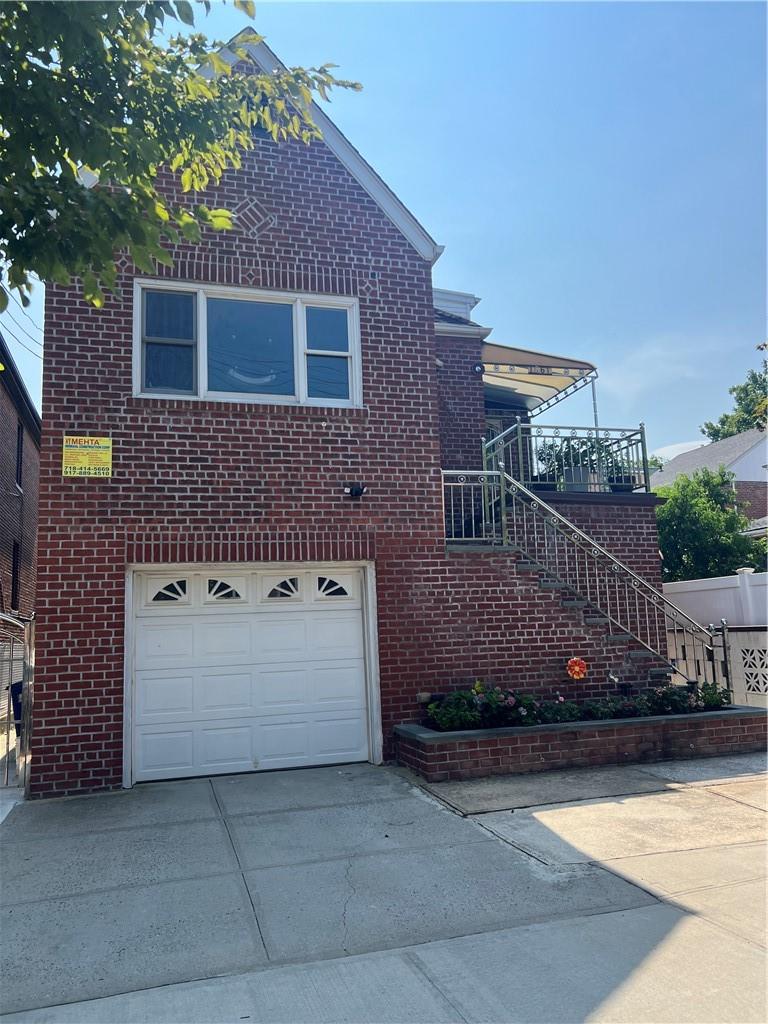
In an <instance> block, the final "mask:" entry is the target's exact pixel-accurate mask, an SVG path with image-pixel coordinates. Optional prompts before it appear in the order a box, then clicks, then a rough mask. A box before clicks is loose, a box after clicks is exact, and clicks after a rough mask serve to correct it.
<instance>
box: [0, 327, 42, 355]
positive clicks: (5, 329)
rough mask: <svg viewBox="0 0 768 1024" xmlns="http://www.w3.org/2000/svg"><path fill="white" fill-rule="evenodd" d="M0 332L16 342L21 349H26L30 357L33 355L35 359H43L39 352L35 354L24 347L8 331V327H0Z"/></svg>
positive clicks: (27, 346)
mask: <svg viewBox="0 0 768 1024" xmlns="http://www.w3.org/2000/svg"><path fill="white" fill-rule="evenodd" d="M0 330H2V333H3V335H6V334H7V335H8V337H9V338H13V340H14V341H15V342H16V344H17V345H21V347H22V348H23V349H26V350H27V352H29V353H30V355H33V356H34V357H35V358H36V359H42V358H43V357H42V355H41V354H40V353H39V352H35V351H34V350H33V349H31V348H30V347H29V345H25V344H24V342H23V341H19V339H18V338H17V337H16V335H15V334H12V333H11V332H10V331H9V330H8V327H7V326H6V325H5V324H3V325H1V326H0Z"/></svg>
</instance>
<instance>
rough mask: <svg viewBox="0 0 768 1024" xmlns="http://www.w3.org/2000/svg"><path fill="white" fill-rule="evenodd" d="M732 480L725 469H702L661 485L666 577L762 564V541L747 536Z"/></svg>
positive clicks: (658, 515) (661, 533)
mask: <svg viewBox="0 0 768 1024" xmlns="http://www.w3.org/2000/svg"><path fill="white" fill-rule="evenodd" d="M733 479H734V475H733V473H729V472H727V471H726V470H725V469H722V468H721V469H719V470H718V471H717V472H716V473H713V472H712V471H711V470H708V469H701V470H698V471H697V472H695V473H694V474H693V476H692V477H688V476H679V477H678V478H677V479H676V480H675V482H674V483H673V484H670V485H669V486H668V487H660V488H659V490H658V494H659V497H661V498H665V499H666V501H665V503H664V504H663V505H660V506H659V508H658V509H657V510H656V519H657V523H658V527H659V545H660V547H661V552H662V556H663V562H662V568H663V573H664V579H665V581H668V582H674V581H676V580H695V579H710V578H713V577H715V576H729V575H730V574H731V573H733V572H735V570H736V569H739V568H741V567H742V566H749V565H753V566H755V568H758V567H759V566H760V564H761V563H760V560H761V558H762V554H761V549H760V545H759V544H757V543H756V542H755V541H753V540H751V539H750V538H749V537H744V536H743V534H742V531H743V530H744V529H745V528H746V526H747V519H746V517H745V516H744V515H743V514H742V512H741V511H740V510H739V509H738V508H736V507H735V506H734V493H733V488H732V482H733ZM763 568H765V566H764V565H763Z"/></svg>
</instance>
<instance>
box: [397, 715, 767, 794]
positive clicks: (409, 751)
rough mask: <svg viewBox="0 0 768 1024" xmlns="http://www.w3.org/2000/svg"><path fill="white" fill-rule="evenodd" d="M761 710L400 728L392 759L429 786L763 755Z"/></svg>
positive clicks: (764, 735) (763, 724) (762, 718)
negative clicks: (473, 728) (478, 727)
mask: <svg viewBox="0 0 768 1024" xmlns="http://www.w3.org/2000/svg"><path fill="white" fill-rule="evenodd" d="M767 722H768V716H767V715H766V712H765V711H763V710H758V709H751V710H750V709H746V708H734V709H729V710H726V711H722V712H703V713H699V714H693V715H675V716H670V717H668V718H632V719H625V720H616V721H611V722H587V723H584V724H583V725H576V726H574V725H567V726H563V725H561V726H548V725H540V726H532V727H530V728H515V729H491V730H488V732H487V734H486V735H483V734H482V733H480V732H470V733H465V734H463V735H462V733H436V732H432V731H431V730H426V729H414V728H412V727H401V728H398V729H397V730H396V732H397V760H398V763H399V764H402V765H405V766H406V767H408V768H412V769H413V770H414V771H415V772H418V774H419V775H421V776H423V777H424V778H425V779H426V780H427V781H428V782H444V781H445V780H446V779H476V778H484V777H487V776H490V775H518V774H525V773H529V772H543V771H550V770H552V769H556V768H588V767H595V766H597V765H603V764H639V763H641V762H645V761H666V760H677V759H684V758H688V757H715V756H717V755H718V754H745V753H748V752H750V751H759V750H765V745H766V723H767Z"/></svg>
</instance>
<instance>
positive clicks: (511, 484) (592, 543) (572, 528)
mask: <svg viewBox="0 0 768 1024" xmlns="http://www.w3.org/2000/svg"><path fill="white" fill-rule="evenodd" d="M504 476H505V477H506V480H507V484H508V489H509V490H511V491H514V490H518V491H522V492H523V494H524V495H525V496H526V498H529V499H530V500H531V501H532V502H534V503H535V504H536V505H540V506H541V508H542V509H543V510H544V511H545V512H546V513H547V515H548V516H552V517H553V518H554V519H557V520H558V521H559V522H560V523H561V524H562V526H564V527H565V528H566V529H567V530H568V531H569V533H572V534H575V535H576V536H578V537H579V538H580V539H581V540H582V541H585V542H586V543H587V544H588V545H589V547H590V548H592V549H593V550H594V551H597V552H599V553H600V554H601V555H602V556H603V557H604V558H607V559H608V561H609V562H611V563H612V564H613V565H616V566H618V567H619V568H620V569H621V570H622V572H625V573H626V574H627V575H628V576H629V577H631V578H632V579H634V580H636V581H637V583H638V585H640V586H642V587H644V588H645V590H647V591H649V593H650V594H651V595H652V596H653V597H655V598H657V599H658V600H659V601H663V602H664V604H665V605H666V606H668V607H669V608H671V609H672V610H673V611H674V612H675V614H676V615H677V617H678V618H680V619H685V620H686V621H687V622H689V623H690V624H691V626H694V627H695V628H696V629H697V630H698V631H700V632H702V633H704V634H706V636H707V637H708V638H709V640H710V641H711V640H714V634H713V633H710V631H709V630H708V629H707V628H706V627H705V626H702V625H701V623H700V622H697V621H696V620H695V619H692V618H691V616H690V615H688V614H687V612H684V611H683V609H682V608H680V607H678V605H676V604H675V603H674V601H670V600H669V598H668V597H667V596H666V594H665V593H664V592H663V591H661V590H657V589H656V587H654V586H653V584H652V583H649V582H648V581H647V580H644V579H643V577H642V576H638V574H637V573H636V572H635V571H634V570H633V569H630V568H629V566H628V565H625V564H624V562H622V561H621V560H620V559H618V558H616V556H615V555H612V554H611V552H610V551H607V550H606V549H605V548H604V547H603V546H602V544H598V542H597V541H596V540H595V539H594V537H590V536H589V534H588V533H585V532H584V531H583V530H582V529H580V528H579V527H578V526H577V525H576V524H575V523H572V522H571V521H570V519H566V518H565V516H564V515H561V513H560V512H558V511H557V510H556V509H554V508H553V507H552V506H551V505H548V504H547V502H546V501H543V500H542V498H541V496H540V495H538V494H534V493H533V492H532V491H529V490H528V488H527V487H526V486H525V485H524V484H521V483H520V481H519V480H515V479H514V478H513V477H511V476H510V475H509V473H504Z"/></svg>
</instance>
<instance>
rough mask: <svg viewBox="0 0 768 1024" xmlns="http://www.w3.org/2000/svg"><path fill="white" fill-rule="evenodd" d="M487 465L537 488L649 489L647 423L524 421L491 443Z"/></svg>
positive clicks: (599, 491)
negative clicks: (577, 424) (570, 424)
mask: <svg viewBox="0 0 768 1024" xmlns="http://www.w3.org/2000/svg"><path fill="white" fill-rule="evenodd" d="M484 447H485V466H486V469H487V470H489V471H493V472H495V471H498V470H504V471H506V473H507V474H508V475H509V476H511V477H512V478H513V479H515V480H517V481H519V482H520V483H522V484H524V485H525V486H526V487H528V488H530V489H531V490H534V491H560V492H576V493H585V494H617V493H618V494H632V493H647V492H648V491H649V490H650V486H649V476H650V474H649V471H648V455H647V451H646V444H645V428H644V427H643V425H642V424H641V425H640V426H639V427H636V428H632V427H626V428H625V427H563V426H545V425H542V424H540V423H535V424H534V423H527V422H522V421H519V422H518V423H516V424H514V425H513V426H511V427H509V428H508V429H507V430H505V431H504V432H503V433H502V434H499V435H498V436H497V437H493V438H491V439H490V440H487V441H486V443H485V446H484Z"/></svg>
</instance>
